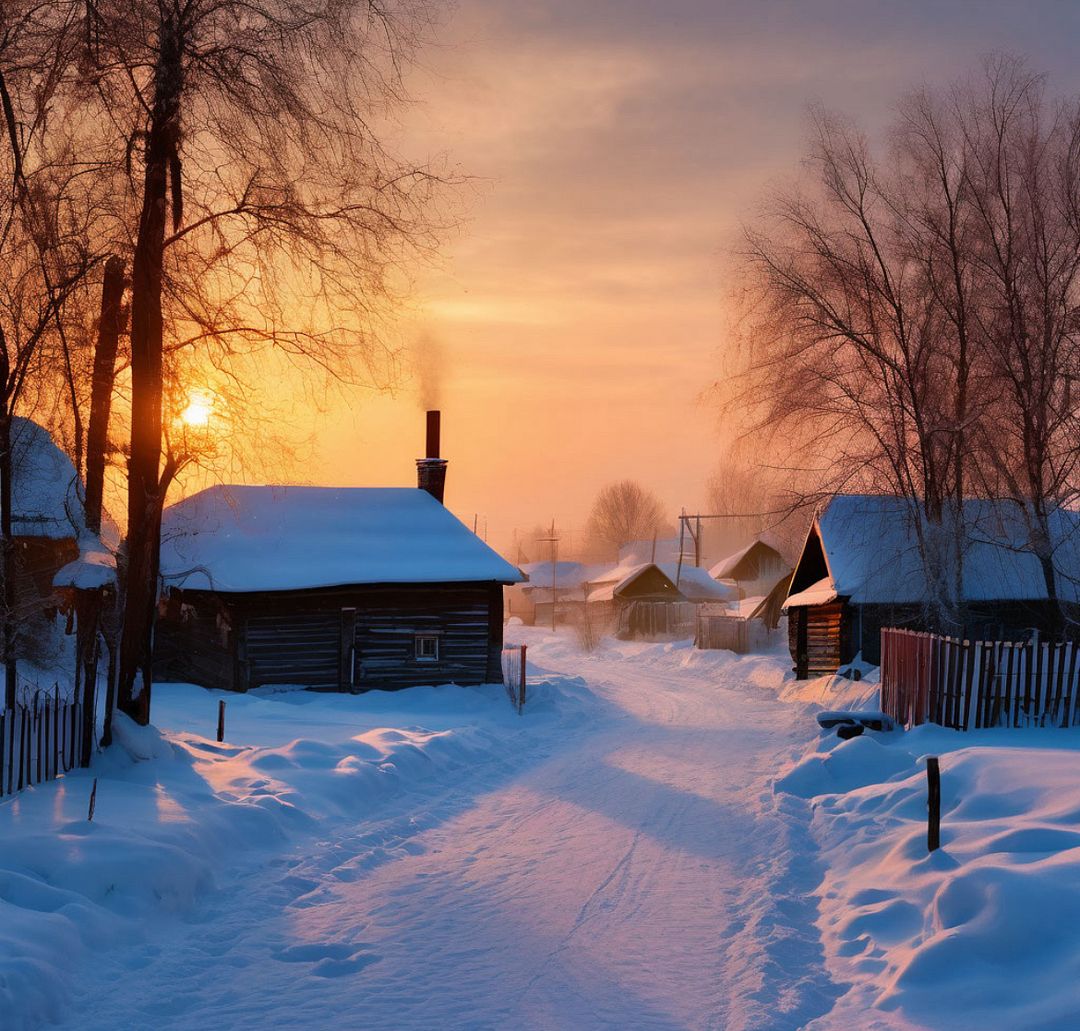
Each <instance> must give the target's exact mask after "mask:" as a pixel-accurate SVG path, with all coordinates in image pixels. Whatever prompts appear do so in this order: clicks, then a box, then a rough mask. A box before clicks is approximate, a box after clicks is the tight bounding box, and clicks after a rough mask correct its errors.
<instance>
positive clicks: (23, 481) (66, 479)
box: [11, 416, 118, 664]
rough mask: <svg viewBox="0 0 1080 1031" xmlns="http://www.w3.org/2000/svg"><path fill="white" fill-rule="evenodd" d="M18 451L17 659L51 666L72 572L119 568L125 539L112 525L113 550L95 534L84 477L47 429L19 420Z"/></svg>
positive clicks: (14, 428)
mask: <svg viewBox="0 0 1080 1031" xmlns="http://www.w3.org/2000/svg"><path fill="white" fill-rule="evenodd" d="M11 445H12V447H11V451H12V470H11V472H12V476H11V512H12V519H11V529H12V538H13V545H14V562H15V584H14V587H15V622H16V627H17V630H16V641H15V646H16V656H17V657H18V658H20V659H28V660H30V661H33V662H37V663H40V664H45V663H47V662H48V661H49V660H50V659H51V658H52V657H53V655H54V653H55V652H56V650H57V648H58V647H59V644H58V639H57V631H56V623H55V617H56V615H57V612H58V611H59V610H61V609H62V608H63V607H64V606H65V604H66V601H67V600H68V599H67V597H66V595H67V591H66V590H65V588H67V587H69V586H70V584H69V583H68V582H67V579H66V576H67V573H68V572H70V571H71V570H74V569H75V568H76V566H79V565H80V564H81V563H82V561H84V560H85V559H86V556H87V555H94V556H95V559H94V561H96V562H99V563H101V564H102V567H103V569H105V568H106V567H109V566H114V565H115V563H114V560H113V556H112V548H114V547H115V545H116V543H117V537H118V534H117V533H116V528H115V525H114V524H113V523H112V522H111V521H110V520H108V519H106V520H105V526H104V531H105V533H104V535H105V536H107V539H108V541H109V546H106V545H104V544H102V540H101V537H99V536H98V535H96V534H92V533H90V532H89V531H88V530H87V527H86V515H85V512H84V509H83V503H82V490H81V483H80V479H79V474H78V473H77V472H76V471H75V466H74V465H73V464H72V461H71V459H70V458H69V457H68V456H67V454H66V453H65V452H64V451H63V450H62V449H61V448H59V447H58V446H57V445H56V442H55V441H54V440H53V438H52V436H51V435H50V433H49V431H48V430H47V429H45V428H44V427H43V426H40V425H39V424H38V423H36V422H34V421H33V420H32V419H26V418H21V417H18V416H16V417H14V418H13V419H12V425H11ZM113 575H114V573H113V571H111V570H109V571H106V573H105V576H106V577H107V578H108V577H111V576H113Z"/></svg>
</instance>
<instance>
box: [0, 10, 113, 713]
mask: <svg viewBox="0 0 1080 1031" xmlns="http://www.w3.org/2000/svg"><path fill="white" fill-rule="evenodd" d="M69 13H70V12H69V11H68V9H67V5H50V4H47V3H33V2H29V3H28V2H24V3H13V4H11V5H10V6H5V7H4V8H3V9H2V10H0V107H2V110H3V118H4V128H5V133H4V144H3V146H2V147H0V180H2V181H3V182H4V183H5V188H4V191H3V199H2V202H0V268H2V269H3V271H4V275H3V276H2V277H0V539H2V540H0V546H2V548H3V563H2V564H3V632H2V637H3V642H2V644H3V661H4V667H5V685H4V686H5V690H4V697H5V705H6V706H7V707H8V708H10V707H12V706H13V705H14V704H15V697H16V684H17V657H16V649H15V640H16V631H17V627H16V622H17V613H16V610H15V577H16V569H15V556H14V540H13V523H12V519H13V511H12V487H13V484H12V474H13V453H12V421H13V419H14V417H15V415H16V414H17V412H18V411H19V410H20V409H21V408H23V407H25V406H26V405H27V404H28V403H30V404H32V402H33V400H34V396H33V395H34V388H35V387H36V386H39V385H40V382H39V381H40V380H42V379H44V378H45V377H44V376H43V375H42V369H43V368H44V367H47V365H48V364H49V361H48V359H49V358H50V357H51V356H52V355H53V354H58V353H62V352H63V344H64V316H65V313H66V311H67V309H68V306H69V304H70V302H71V300H72V298H73V296H74V295H75V294H76V292H77V291H78V290H79V289H80V288H81V287H82V286H83V284H84V283H85V282H86V280H87V278H88V276H89V274H90V272H91V270H92V268H93V267H94V264H95V259H94V257H93V255H92V253H91V252H90V250H89V248H88V247H87V240H88V238H89V235H90V224H91V222H92V220H93V212H92V211H91V210H89V206H88V205H87V203H86V197H87V195H86V191H85V188H84V177H83V172H84V171H85V166H80V164H79V163H78V162H77V161H76V160H75V157H74V154H73V153H72V151H71V148H70V139H69V136H68V134H67V133H66V132H64V131H63V120H62V117H61V116H60V115H57V118H56V119H55V121H56V122H59V123H61V124H60V131H54V129H52V128H49V131H47V127H48V126H49V118H48V115H49V112H50V108H51V106H52V102H53V100H54V97H55V93H56V87H57V83H58V81H59V75H60V69H61V68H62V67H63V64H64V62H65V60H66V59H67V47H68V45H69V42H70V32H69V28H70V22H69V18H68V14H69ZM43 40H47V41H48V44H49V45H48V46H47V47H44V46H43V45H42V41H43Z"/></svg>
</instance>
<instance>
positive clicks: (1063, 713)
mask: <svg viewBox="0 0 1080 1031" xmlns="http://www.w3.org/2000/svg"><path fill="white" fill-rule="evenodd" d="M1078 681H1080V646H1078V645H1077V644H1075V643H1074V642H1072V641H1065V642H1062V643H1051V642H1040V641H1037V640H1032V641H1024V642H1018V641H1017V642H1014V641H968V640H960V639H959V638H955V637H943V636H940V635H938V634H927V633H919V632H917V631H912V630H899V629H896V628H892V627H887V628H884V629H883V630H882V631H881V708H882V711H884V712H885V713H886V714H887V715H889V716H891V717H892V718H893V719H894V720H896V721H897V723H900V724H901V725H903V726H907V727H912V726H916V725H918V724H920V723H937V724H940V725H941V726H943V727H952V728H954V729H956V730H977V729H979V728H982V727H1044V726H1048V727H1071V726H1075V725H1076V724H1077V723H1080V683H1078Z"/></svg>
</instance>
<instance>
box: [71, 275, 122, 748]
mask: <svg viewBox="0 0 1080 1031" xmlns="http://www.w3.org/2000/svg"><path fill="white" fill-rule="evenodd" d="M125 285H126V281H125V278H124V261H123V259H122V258H119V257H117V256H116V255H113V256H112V257H110V258H109V260H108V261H107V262H106V263H105V277H104V280H103V282H102V287H101V312H100V315H99V317H98V338H97V345H96V347H95V348H94V378H93V382H92V384H91V389H90V424H89V426H88V428H87V436H86V502H85V506H84V507H85V509H86V527H87V529H88V530H90V532H91V533H95V534H100V533H101V519H102V510H103V504H104V503H103V497H104V492H105V453H106V451H107V450H108V440H109V419H110V415H111V412H112V396H113V389H114V387H115V385H116V353H117V350H118V349H119V345H120V334H121V333H122V332H123V330H124V323H125V320H126V316H125V314H124V308H123V299H124V287H125ZM79 595H80V597H79V601H78V602H77V605H76V608H77V629H76V637H75V642H76V643H75V650H76V654H77V659H76V665H77V669H78V671H79V677H80V678H81V680H82V692H83V705H84V712H85V713H86V718H85V720H84V730H83V756H84V761H85V762H86V763H89V761H90V753H91V750H92V747H93V730H94V720H95V718H96V710H97V703H96V699H97V682H98V658H99V656H100V654H101V647H100V634H101V632H102V630H103V629H104V625H105V623H104V621H103V619H102V616H103V614H104V613H103V609H104V606H106V605H108V604H110V603H113V602H115V599H116V594H115V592H112V591H101V590H99V591H80V592H79ZM84 595H85V597H84ZM113 645H114V642H110V644H109V651H110V654H111V653H112V651H113ZM111 668H112V664H110V669H111ZM113 689H114V685H113V684H112V683H111V682H110V683H109V684H108V685H107V687H106V691H107V693H108V694H110V695H111V694H112V693H113ZM106 708H107V711H106V714H105V721H106V728H105V732H104V735H103V737H108V738H109V740H110V741H111V739H112V727H111V726H109V721H110V720H111V718H112V706H111V705H108V706H106Z"/></svg>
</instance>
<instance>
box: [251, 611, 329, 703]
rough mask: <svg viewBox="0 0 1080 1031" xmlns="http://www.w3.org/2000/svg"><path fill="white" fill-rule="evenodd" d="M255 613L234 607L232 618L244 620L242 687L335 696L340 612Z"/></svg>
mask: <svg viewBox="0 0 1080 1031" xmlns="http://www.w3.org/2000/svg"><path fill="white" fill-rule="evenodd" d="M259 608H260V607H259V606H255V607H248V606H237V614H238V616H239V617H240V618H242V619H244V631H243V636H244V643H245V645H246V652H245V658H246V660H247V669H246V671H245V675H246V678H247V684H246V685H245V686H247V687H261V686H262V685H263V684H294V685H298V686H301V687H319V688H324V689H330V690H336V689H337V687H338V680H339V676H340V654H341V614H340V612H339V611H338V610H334V611H331V612H289V611H287V610H286V611H282V612H264V611H259ZM241 613H243V615H241Z"/></svg>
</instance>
